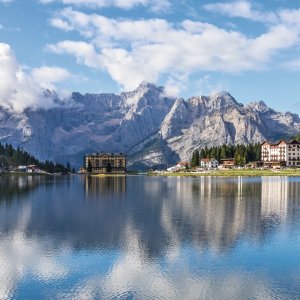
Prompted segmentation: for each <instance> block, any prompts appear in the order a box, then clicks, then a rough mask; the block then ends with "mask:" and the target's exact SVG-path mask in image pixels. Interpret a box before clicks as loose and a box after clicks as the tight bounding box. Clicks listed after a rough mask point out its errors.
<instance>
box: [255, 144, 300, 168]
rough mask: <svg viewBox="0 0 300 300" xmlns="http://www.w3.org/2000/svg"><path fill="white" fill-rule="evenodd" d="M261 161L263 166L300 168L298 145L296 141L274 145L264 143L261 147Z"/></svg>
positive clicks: (299, 148)
mask: <svg viewBox="0 0 300 300" xmlns="http://www.w3.org/2000/svg"><path fill="white" fill-rule="evenodd" d="M261 160H262V161H263V162H264V164H265V165H285V166H288V167H297V166H298V167H300V143H299V142H298V141H296V140H292V141H290V142H286V141H279V142H278V143H275V144H272V143H269V142H264V143H262V145H261Z"/></svg>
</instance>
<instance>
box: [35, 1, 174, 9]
mask: <svg viewBox="0 0 300 300" xmlns="http://www.w3.org/2000/svg"><path fill="white" fill-rule="evenodd" d="M51 2H60V3H62V4H66V5H75V6H86V7H91V8H103V7H117V8H121V9H131V8H133V7H135V6H144V7H150V8H151V10H153V11H161V10H165V9H167V8H169V7H170V5H171V4H170V1H169V0H40V3H43V4H48V3H51Z"/></svg>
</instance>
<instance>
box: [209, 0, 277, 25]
mask: <svg viewBox="0 0 300 300" xmlns="http://www.w3.org/2000/svg"><path fill="white" fill-rule="evenodd" d="M204 9H205V10H206V11H210V12H215V13H219V14H222V15H226V16H229V17H239V18H244V19H249V20H252V21H260V22H276V21H277V16H276V14H275V13H273V12H263V11H260V10H258V9H255V8H254V7H253V4H252V3H251V2H250V1H247V0H241V1H234V2H225V3H224V2H216V3H210V4H206V5H204Z"/></svg>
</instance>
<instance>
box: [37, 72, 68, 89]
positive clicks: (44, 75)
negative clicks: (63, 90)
mask: <svg viewBox="0 0 300 300" xmlns="http://www.w3.org/2000/svg"><path fill="white" fill-rule="evenodd" d="M32 77H33V79H34V80H35V81H36V82H38V83H39V85H40V86H41V87H42V88H45V89H49V90H54V89H55V85H54V84H55V83H58V82H61V81H64V80H67V79H70V78H72V77H73V75H72V74H71V73H70V72H69V71H67V70H66V69H63V68H59V67H41V68H36V69H33V71H32Z"/></svg>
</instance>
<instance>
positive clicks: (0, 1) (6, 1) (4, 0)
mask: <svg viewBox="0 0 300 300" xmlns="http://www.w3.org/2000/svg"><path fill="white" fill-rule="evenodd" d="M11 2H12V0H0V3H11Z"/></svg>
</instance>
